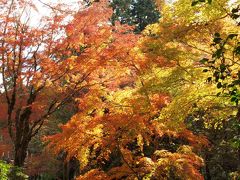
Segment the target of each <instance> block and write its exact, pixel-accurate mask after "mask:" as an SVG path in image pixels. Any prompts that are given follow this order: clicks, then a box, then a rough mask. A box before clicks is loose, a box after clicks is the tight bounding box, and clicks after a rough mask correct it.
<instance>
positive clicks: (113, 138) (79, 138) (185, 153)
mask: <svg viewBox="0 0 240 180" xmlns="http://www.w3.org/2000/svg"><path fill="white" fill-rule="evenodd" d="M96 6H97V3H96V4H95V6H93V7H90V8H89V9H88V10H87V11H86V12H88V13H90V12H92V11H93V12H95V11H96V10H97V9H96ZM97 7H98V8H99V9H98V11H100V12H101V11H102V10H101V9H102V7H101V6H100V7H99V6H97ZM82 13H84V12H82ZM81 16H82V14H81V13H80V14H79V16H78V17H79V18H76V19H75V20H74V21H73V23H74V24H73V25H74V26H75V27H77V28H78V24H79V21H80V20H81V19H82V18H80V17H81ZM98 23H99V22H98ZM98 23H97V24H98ZM80 27H81V26H80ZM77 28H76V29H75V30H76V31H75V32H76V33H78V32H79V30H78V29H77ZM124 28H125V29H124ZM126 28H129V27H128V26H122V25H120V24H118V25H117V26H110V29H112V30H111V31H110V32H112V34H111V35H112V36H111V37H110V36H109V37H110V38H111V41H112V45H115V46H108V47H107V48H106V54H105V55H106V57H108V58H109V61H108V63H107V64H106V68H104V69H101V70H99V71H97V73H99V74H97V75H96V76H95V79H96V77H97V79H98V81H101V82H102V83H100V84H96V86H94V87H93V88H91V89H89V91H88V92H87V93H85V94H84V95H82V96H80V98H76V101H77V102H78V103H79V112H78V113H77V114H76V115H74V116H73V117H72V118H71V120H70V121H69V122H68V123H67V124H66V125H63V126H62V133H59V134H56V135H54V136H51V137H48V138H47V139H48V140H50V148H51V147H53V150H54V151H55V152H56V153H59V152H61V151H65V152H66V153H67V159H66V160H70V159H71V158H72V157H76V158H77V159H78V160H79V161H80V173H81V176H79V179H92V178H96V177H98V178H99V179H104V178H107V179H114V178H116V179H120V178H127V179H134V178H137V179H143V178H158V179H163V178H166V179H167V178H180V179H188V178H190V179H193V178H195V179H202V178H203V177H202V175H201V174H200V173H199V168H200V167H201V166H202V165H203V161H202V159H201V158H200V157H198V156H197V155H196V154H195V152H196V151H197V150H200V149H201V148H202V147H203V146H207V144H208V141H207V140H206V139H205V137H204V136H195V135H194V134H193V133H192V132H191V131H188V130H186V128H185V125H184V123H183V122H178V123H175V124H174V122H173V121H169V120H170V119H169V120H168V119H165V122H164V123H163V122H160V121H159V115H160V113H161V111H162V109H163V108H164V107H166V106H167V105H168V104H169V103H170V102H171V97H170V96H169V93H168V92H160V91H154V90H153V91H151V90H150V89H148V87H147V86H146V85H147V84H146V83H148V79H149V78H150V77H151V76H149V75H150V74H149V72H151V68H153V67H155V65H156V62H158V63H161V67H165V68H168V67H172V66H173V65H174V64H172V63H171V62H168V61H166V60H165V59H164V58H158V59H157V60H156V59H154V58H152V60H151V59H150V58H149V57H146V56H145V55H146V53H145V52H143V51H142V50H141V42H142V41H140V42H139V43H140V44H139V43H137V41H136V39H137V38H139V37H140V36H137V37H136V35H133V34H131V33H130V32H129V31H128V29H126ZM118 29H122V30H121V31H119V30H118ZM74 37H76V36H74ZM114 37H115V38H114ZM76 41H77V40H76ZM113 50H114V51H113ZM101 58H103V56H102V57H101ZM158 66H159V64H158ZM124 72H125V73H124ZM123 73H124V74H123ZM111 76H113V77H114V79H112V80H111V81H109V79H111ZM107 80H108V81H107Z"/></svg>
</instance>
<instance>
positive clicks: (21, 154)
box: [14, 142, 28, 167]
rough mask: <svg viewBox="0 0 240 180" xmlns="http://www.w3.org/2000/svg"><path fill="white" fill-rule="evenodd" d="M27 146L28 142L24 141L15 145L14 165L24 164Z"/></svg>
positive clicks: (20, 165) (21, 165)
mask: <svg viewBox="0 0 240 180" xmlns="http://www.w3.org/2000/svg"><path fill="white" fill-rule="evenodd" d="M27 147H28V142H24V143H22V144H18V146H15V150H14V151H15V154H14V165H15V166H18V167H23V166H24V161H25V159H26V157H27Z"/></svg>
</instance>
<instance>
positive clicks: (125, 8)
mask: <svg viewBox="0 0 240 180" xmlns="http://www.w3.org/2000/svg"><path fill="white" fill-rule="evenodd" d="M111 6H112V8H113V10H114V13H113V15H112V22H113V23H114V22H115V21H117V20H119V21H120V22H121V23H122V24H129V25H136V28H135V32H136V33H139V32H141V31H142V30H143V29H144V28H145V27H146V26H147V25H148V24H153V23H155V22H157V21H158V19H159V18H160V13H159V11H158V9H157V8H156V5H155V2H154V1H153V0H112V2H111Z"/></svg>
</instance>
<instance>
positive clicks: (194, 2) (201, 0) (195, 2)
mask: <svg viewBox="0 0 240 180" xmlns="http://www.w3.org/2000/svg"><path fill="white" fill-rule="evenodd" d="M202 2H207V3H208V4H211V3H212V0H207V1H206V0H193V1H192V6H195V5H197V4H198V3H202Z"/></svg>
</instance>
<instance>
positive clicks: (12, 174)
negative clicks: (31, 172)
mask: <svg viewBox="0 0 240 180" xmlns="http://www.w3.org/2000/svg"><path fill="white" fill-rule="evenodd" d="M0 179H1V180H9V179H10V180H16V179H18V180H25V179H28V176H27V175H26V174H24V173H23V172H22V169H21V168H19V167H14V166H12V165H11V164H7V163H6V162H4V161H0Z"/></svg>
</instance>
